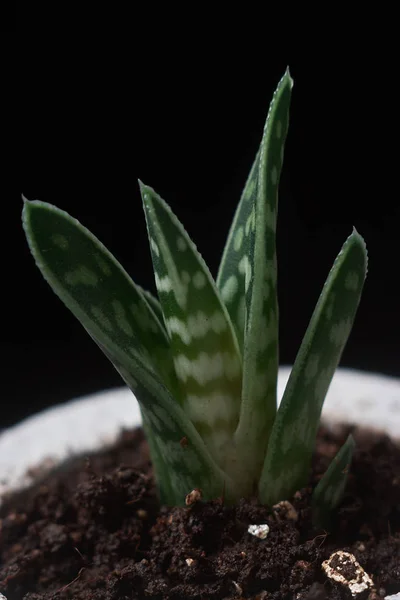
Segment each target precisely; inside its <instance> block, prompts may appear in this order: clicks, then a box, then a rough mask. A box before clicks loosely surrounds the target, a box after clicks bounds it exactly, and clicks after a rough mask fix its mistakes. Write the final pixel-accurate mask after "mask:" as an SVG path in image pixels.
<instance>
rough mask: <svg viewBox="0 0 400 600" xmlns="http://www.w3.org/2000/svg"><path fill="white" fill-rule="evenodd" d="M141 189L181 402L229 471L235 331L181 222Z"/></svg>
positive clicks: (236, 378) (235, 396) (236, 370)
mask: <svg viewBox="0 0 400 600" xmlns="http://www.w3.org/2000/svg"><path fill="white" fill-rule="evenodd" d="M140 188H141V193H142V198H143V205H144V211H145V215H146V222H147V228H148V235H149V240H150V249H151V254H152V259H153V266H154V272H155V280H156V287H157V290H158V295H159V298H160V303H161V307H162V311H163V314H164V321H165V326H166V329H167V332H168V334H169V337H170V344H171V350H172V354H173V360H174V364H175V370H176V373H177V376H178V379H179V381H180V383H181V388H182V390H183V393H184V398H183V407H184V410H185V412H186V414H187V415H188V417H189V419H190V420H191V422H192V423H193V424H194V425H195V427H196V429H197V430H198V431H199V433H200V435H201V436H202V438H203V439H204V440H205V441H206V444H207V447H208V448H209V450H210V452H211V454H212V456H213V457H214V458H215V460H216V461H217V463H218V464H219V465H220V466H221V467H222V468H224V469H226V470H227V472H229V468H230V464H231V463H232V460H233V457H232V451H233V450H232V447H231V444H232V440H233V433H234V431H235V429H236V427H237V424H238V419H239V410H240V398H241V382H242V367H241V359H240V352H239V348H238V345H237V340H236V336H235V332H234V329H233V327H232V324H231V321H230V318H229V314H228V312H227V310H226V308H225V306H224V304H223V302H222V300H221V298H220V295H219V293H218V290H217V287H216V285H215V282H214V281H213V279H212V277H211V275H210V272H209V270H208V268H207V266H206V264H205V263H204V261H203V259H202V258H201V256H200V254H199V253H198V251H197V249H196V247H195V245H194V244H193V242H192V241H191V239H190V237H189V236H188V234H187V233H186V231H185V229H184V228H183V226H182V224H181V223H180V222H179V221H178V219H177V217H176V216H175V215H174V214H173V213H172V211H171V209H170V207H169V206H168V205H167V204H166V203H165V202H164V201H163V200H162V199H161V198H160V197H159V196H158V195H157V194H156V193H155V192H154V190H152V189H151V188H150V187H148V186H145V185H143V184H141V183H140ZM232 464H233V463H232ZM235 465H236V463H235ZM235 468H236V467H235Z"/></svg>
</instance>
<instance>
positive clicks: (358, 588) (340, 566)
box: [322, 550, 374, 596]
mask: <svg viewBox="0 0 400 600" xmlns="http://www.w3.org/2000/svg"><path fill="white" fill-rule="evenodd" d="M322 568H323V570H324V571H325V573H326V575H327V577H329V578H330V579H333V580H334V581H337V582H338V583H341V584H342V585H345V586H347V587H348V588H349V590H350V592H351V594H352V596H357V594H360V593H361V592H364V591H365V590H367V589H368V588H370V589H372V588H373V587H374V582H373V581H372V579H371V577H370V576H369V575H368V573H366V572H365V571H364V569H363V568H362V566H361V565H360V563H359V562H358V561H357V560H356V557H355V556H354V555H353V554H350V552H344V551H343V550H338V551H337V552H334V553H333V554H331V556H330V557H329V559H328V560H325V561H324V562H323V563H322Z"/></svg>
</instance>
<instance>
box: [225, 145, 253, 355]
mask: <svg viewBox="0 0 400 600" xmlns="http://www.w3.org/2000/svg"><path fill="white" fill-rule="evenodd" d="M259 167H260V150H258V152H257V155H256V158H255V160H254V162H253V165H252V167H251V171H250V175H249V176H248V178H247V182H246V185H245V187H244V190H243V192H242V196H241V198H240V202H239V204H238V206H237V208H236V212H235V216H234V218H233V221H232V225H231V228H230V230H229V234H228V238H227V240H226V243H225V248H224V251H223V254H222V259H221V263H220V265H219V270H218V276H217V280H216V283H217V287H218V289H219V291H220V294H221V296H222V300H223V301H224V303H225V306H226V308H227V310H228V313H229V316H230V318H231V321H232V324H233V326H234V328H235V331H236V337H237V340H238V343H239V346H240V350H241V352H243V342H244V326H245V320H246V314H245V313H246V304H245V280H246V275H245V270H244V268H243V267H244V263H241V260H242V258H243V256H244V255H245V254H247V253H248V252H249V245H250V236H249V233H250V228H251V227H253V228H254V210H255V208H254V206H255V204H256V202H257V190H258V173H259Z"/></svg>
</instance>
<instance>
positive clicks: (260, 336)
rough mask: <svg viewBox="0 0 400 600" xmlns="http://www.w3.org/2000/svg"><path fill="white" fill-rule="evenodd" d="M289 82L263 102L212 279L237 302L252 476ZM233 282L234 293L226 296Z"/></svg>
mask: <svg viewBox="0 0 400 600" xmlns="http://www.w3.org/2000/svg"><path fill="white" fill-rule="evenodd" d="M292 86H293V81H292V79H291V77H290V74H289V72H288V71H287V72H286V73H285V75H284V77H283V78H282V79H281V81H280V82H279V85H278V87H277V90H276V92H275V94H274V97H273V99H272V102H271V105H270V108H269V112H268V117H267V120H266V123H265V128H264V134H263V138H262V141H261V146H260V150H259V153H258V155H257V158H256V162H255V164H254V166H253V169H252V173H251V174H250V177H249V180H248V182H247V184H246V188H245V190H244V193H243V196H242V200H241V202H240V205H239V208H238V211H237V213H236V216H235V219H234V223H233V226H232V229H231V232H230V235H229V238H228V243H227V249H226V251H225V253H224V257H223V262H222V266H221V270H220V275H219V279H218V282H219V285H220V288H221V294H222V296H223V298H224V299H225V302H226V303H227V307H228V310H230V314H231V315H232V318H233V317H234V315H235V314H237V312H238V310H239V312H240V313H243V310H244V316H245V321H244V323H245V329H244V342H243V388H242V402H241V411H240V420H239V426H238V429H237V431H236V433H235V442H236V444H237V448H238V452H239V454H240V456H241V458H242V460H243V461H244V463H245V469H246V472H247V473H248V474H251V476H252V478H253V482H254V483H255V484H256V482H257V481H258V478H259V475H260V472H261V469H262V466H263V462H264V457H265V451H266V448H267V444H268V437H269V434H270V431H271V428H272V424H273V422H274V418H275V414H276V386H277V375H278V366H279V365H278V354H279V348H278V302H277V289H276V244H275V230H276V215H277V200H278V185H279V179H280V173H281V169H282V163H283V152H284V145H285V139H286V135H287V130H288V126H289V107H290V98H291V90H292ZM233 282H236V284H235V285H236V293H235V294H233V296H232V295H231V291H232V290H233V289H234V288H235V285H234V284H233ZM232 286H233V287H232ZM227 289H228V292H229V293H228V292H227V291H226V290H227ZM229 290H230V291H229ZM239 326H240V319H239V320H238V321H237V327H239Z"/></svg>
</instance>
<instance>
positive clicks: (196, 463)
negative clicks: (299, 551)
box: [23, 201, 232, 504]
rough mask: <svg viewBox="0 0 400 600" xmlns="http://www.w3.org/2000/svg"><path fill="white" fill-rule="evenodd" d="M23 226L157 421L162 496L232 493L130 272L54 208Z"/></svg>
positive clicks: (26, 216) (55, 283)
mask: <svg viewBox="0 0 400 600" xmlns="http://www.w3.org/2000/svg"><path fill="white" fill-rule="evenodd" d="M23 224H24V228H25V232H26V236H27V240H28V243H29V246H30V250H31V252H32V254H33V257H34V259H35V261H36V264H37V266H38V267H39V269H40V270H41V272H42V275H43V276H44V278H45V279H46V281H47V282H48V283H49V284H50V286H51V287H52V289H53V291H54V292H55V293H56V294H57V295H58V296H59V297H60V299H61V300H62V301H63V302H64V304H65V305H66V306H67V307H68V308H69V309H70V310H71V312H72V313H73V314H74V315H75V316H76V317H77V319H78V320H79V321H80V322H81V323H82V325H83V326H84V327H85V329H86V330H87V331H88V333H89V334H90V335H91V337H92V338H93V339H94V341H95V342H96V343H97V344H98V346H99V347H100V348H101V349H102V350H103V352H104V353H105V354H106V356H107V357H108V358H109V359H110V360H111V362H112V363H113V365H114V366H115V368H116V369H117V370H118V372H119V373H120V374H121V376H122V377H123V379H124V381H125V382H126V383H127V384H128V386H129V387H130V388H131V389H132V390H133V391H134V393H135V395H136V397H137V399H138V401H139V403H140V405H141V408H142V410H143V414H144V415H145V419H146V422H150V424H151V427H152V431H153V437H154V438H155V441H154V442H153V441H152V440H151V444H150V447H151V448H152V447H153V452H156V450H154V449H158V450H157V452H156V453H155V455H154V456H153V458H154V464H155V468H156V469H161V468H164V466H163V465H166V467H167V475H166V474H165V473H164V472H158V473H157V477H158V479H159V481H160V483H161V485H162V486H163V485H164V488H165V489H164V490H163V491H162V496H163V497H164V498H168V500H169V501H170V502H171V503H172V504H175V503H177V504H182V503H183V501H184V497H185V495H186V494H187V493H188V491H190V490H191V489H193V487H201V488H202V489H203V492H204V496H205V497H206V498H215V497H216V496H219V495H221V493H222V490H223V488H224V486H225V488H226V489H227V490H228V495H231V493H232V492H231V490H232V485H231V484H230V481H229V479H228V478H227V477H225V475H224V474H223V473H222V471H221V470H220V469H219V468H218V467H217V466H216V464H215V462H214V461H213V460H212V458H211V456H210V454H209V452H208V450H207V449H206V447H205V445H204V442H203V441H202V440H201V438H200V436H199V434H198V432H197V431H196V429H195V428H194V426H193V425H192V423H190V421H189V420H188V418H187V417H186V415H185V413H184V412H183V410H182V408H181V406H180V405H179V403H178V402H177V401H176V400H175V398H174V397H173V396H172V395H171V391H172V390H173V392H174V393H175V391H176V392H177V390H178V389H179V386H178V382H177V380H176V375H175V371H174V368H173V363H172V359H171V357H170V352H169V340H168V338H167V336H166V333H165V332H164V331H163V329H162V328H161V326H160V324H159V322H158V319H157V318H156V317H155V316H154V313H153V311H152V309H151V308H150V307H149V305H148V303H147V302H146V301H145V300H144V298H143V296H142V294H141V292H140V291H139V290H138V288H137V287H136V286H135V284H134V283H133V282H132V280H131V279H130V277H129V276H128V274H127V273H126V271H124V269H123V268H122V267H121V265H120V264H119V263H118V262H117V261H116V259H115V258H114V257H113V256H112V254H110V252H108V250H106V248H105V247H104V246H103V245H102V244H101V243H100V242H99V240H98V239H97V238H95V236H93V235H92V234H91V233H90V232H89V231H88V230H87V229H86V228H84V227H83V226H82V225H81V224H80V223H79V222H78V221H76V219H73V218H72V217H70V216H69V215H68V214H67V213H66V212H64V211H62V210H60V209H58V208H56V207H54V206H52V205H50V204H47V203H44V202H39V201H34V202H26V203H25V205H24V210H23ZM177 393H178V392H177ZM182 438H186V439H187V444H186V447H182V446H181V444H180V441H181V440H182ZM167 476H168V478H169V481H170V483H169V484H168V485H167V484H166V483H163V482H164V481H165V480H166V477H167Z"/></svg>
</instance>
